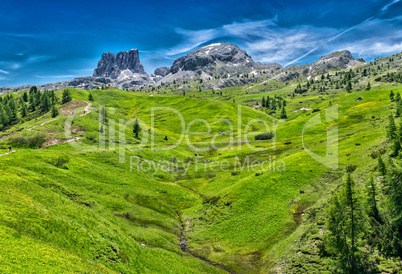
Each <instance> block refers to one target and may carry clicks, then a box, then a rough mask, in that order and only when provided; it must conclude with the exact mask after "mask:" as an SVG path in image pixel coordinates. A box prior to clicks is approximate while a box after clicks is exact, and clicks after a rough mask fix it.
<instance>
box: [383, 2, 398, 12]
mask: <svg viewBox="0 0 402 274" xmlns="http://www.w3.org/2000/svg"><path fill="white" fill-rule="evenodd" d="M399 1H400V0H393V1H391V2H390V3H389V4H388V5H385V6H384V7H383V8H382V9H381V11H382V12H386V11H387V10H388V8H389V7H390V6H392V5H393V4H396V3H398V2H399Z"/></svg>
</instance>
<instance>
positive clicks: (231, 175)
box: [0, 80, 402, 273]
mask: <svg viewBox="0 0 402 274" xmlns="http://www.w3.org/2000/svg"><path fill="white" fill-rule="evenodd" d="M264 87H265V88H268V90H269V91H266V92H260V91H258V90H261V89H262V88H264ZM295 87H296V83H290V84H289V83H288V84H287V85H284V84H282V83H280V82H277V81H275V80H274V81H273V83H270V81H268V83H267V84H264V83H262V84H256V85H254V86H252V85H249V86H244V87H231V88H225V89H223V90H222V92H223V95H222V96H221V95H219V94H217V93H212V91H211V90H206V91H201V92H199V91H198V90H197V89H196V88H193V89H189V90H188V91H186V95H185V96H183V94H182V92H181V91H173V92H169V91H166V92H165V93H157V92H154V93H153V94H154V96H149V95H150V93H149V92H131V91H122V90H118V89H115V88H111V89H108V90H93V91H83V90H77V89H70V92H71V94H72V97H73V102H82V103H81V105H82V106H81V107H79V108H76V109H74V110H75V112H76V114H75V115H76V117H73V118H72V116H71V115H60V116H58V117H56V119H55V120H54V121H52V122H49V123H47V124H46V125H44V126H38V127H36V128H35V131H30V130H28V129H29V128H31V127H33V126H36V125H40V124H42V123H44V122H47V121H49V120H51V119H52V118H51V116H50V113H46V114H44V115H37V117H35V118H32V119H30V120H29V119H26V121H23V122H20V123H18V124H16V125H14V126H12V127H10V128H7V129H5V130H3V132H2V136H6V135H7V134H10V133H14V132H16V131H18V130H19V131H18V132H16V133H15V134H13V135H11V136H9V137H8V138H5V139H4V140H2V141H0V154H3V153H6V152H7V150H8V146H9V145H12V147H13V149H15V150H16V152H15V153H11V154H8V155H4V156H1V157H0V185H1V187H0V235H1V239H2V241H1V242H2V243H3V245H2V248H1V251H0V272H2V273H22V272H30V273H43V272H54V273H65V272H81V273H95V272H96V273H114V272H120V273H137V272H141V273H143V272H149V273H156V272H160V273H219V272H224V270H222V269H220V268H218V267H215V266H213V265H211V264H208V263H206V262H205V261H203V260H200V259H198V258H196V257H193V256H192V255H190V253H188V252H183V251H182V250H181V248H180V245H179V242H180V233H181V223H180V221H179V219H178V217H177V214H176V212H178V213H179V215H180V216H181V219H182V220H183V224H184V235H185V237H186V239H187V248H188V250H189V251H190V252H191V253H192V254H194V255H197V256H200V257H202V258H205V259H207V260H209V261H211V262H213V263H217V264H219V265H222V266H225V267H226V268H227V269H230V270H231V271H234V272H238V273H267V272H281V271H284V266H283V265H281V264H282V262H283V261H284V258H289V257H292V256H294V252H295V250H297V248H299V246H298V245H297V243H298V242H299V241H300V239H301V238H302V237H303V235H306V231H310V229H312V228H314V229H315V230H316V231H315V232H314V233H315V234H316V236H317V235H318V236H317V237H321V234H319V232H318V231H319V230H320V229H322V227H323V225H324V224H323V223H322V222H318V224H317V223H314V224H313V225H312V224H311V223H310V221H309V220H308V219H307V217H308V214H307V213H306V214H304V213H305V212H307V211H312V210H313V209H314V208H318V209H321V208H322V207H323V206H325V204H326V203H327V201H328V199H329V198H330V197H331V193H332V192H333V191H335V190H336V189H337V188H338V187H339V186H340V185H342V184H343V178H344V175H345V173H346V171H345V170H346V167H347V166H351V165H352V166H356V170H355V171H354V173H353V176H354V178H355V180H356V182H357V183H358V184H360V185H364V183H365V181H366V180H367V175H368V174H369V173H370V172H375V170H376V166H377V160H376V159H373V158H372V157H370V155H371V154H372V152H375V151H379V150H380V149H384V148H387V147H389V144H388V143H387V139H386V134H385V131H386V121H387V117H388V115H389V114H390V112H392V111H394V109H393V108H394V107H393V105H392V104H390V100H389V93H390V91H391V90H393V92H400V93H402V85H400V84H386V83H382V84H381V85H377V86H375V87H373V88H372V89H371V90H368V91H367V90H364V91H352V92H350V93H347V92H345V91H344V90H343V89H338V90H335V89H333V90H332V89H330V90H328V91H327V92H325V93H321V92H318V91H314V92H308V93H304V94H298V95H296V96H292V93H293V90H294V88H295ZM255 90H257V91H256V92H253V91H255ZM61 92H62V91H61V90H59V91H57V92H56V95H57V96H59V97H60V96H61ZM89 92H91V94H92V95H93V97H94V102H93V106H92V108H91V112H90V113H89V114H88V115H85V116H82V117H77V114H80V113H83V106H85V105H86V103H85V102H87V101H88V95H89ZM275 95H276V96H282V97H283V98H285V100H286V102H287V106H286V111H287V115H288V118H287V119H280V118H279V117H278V114H277V113H276V114H271V115H268V114H267V113H266V111H265V110H263V109H260V108H254V106H255V102H257V101H258V102H260V101H261V99H262V97H263V96H265V97H266V96H270V97H271V98H272V97H273V96H275ZM13 96H14V97H15V98H19V96H21V93H13ZM357 97H361V98H362V99H363V100H362V101H355V100H356V98H357ZM58 107H59V111H61V110H62V109H63V106H61V105H58ZM103 107H105V112H106V119H105V123H104V124H102V123H100V122H99V115H100V113H101V110H102V108H103ZM302 107H305V108H311V110H307V111H306V110H300V109H301V108H302ZM330 107H336V109H337V119H336V122H334V121H329V122H326V120H325V113H326V110H327V109H329V108H330ZM172 109H174V110H175V111H176V112H175V111H172ZM153 110H154V112H152V111H153ZM239 112H241V117H240V116H239ZM317 115H318V116H317ZM316 116H317V117H316ZM239 117H240V118H239ZM313 117H316V118H314V119H318V121H321V123H320V124H319V125H316V126H314V127H311V128H309V129H306V130H305V131H304V135H303V138H302V134H303V127H304V126H305V125H306V124H307V123H308V121H310V120H311V119H312V118H313ZM135 119H138V120H139V122H140V125H141V127H142V131H141V134H140V138H139V139H136V138H134V134H133V132H132V126H133V121H134V120H135ZM197 119H198V120H197ZM398 119H400V118H398ZM130 121H131V122H130ZM399 123H400V121H399V120H397V124H398V125H399ZM68 125H70V130H69V131H68V134H66V129H67V128H68ZM100 126H102V128H103V132H102V133H100ZM266 126H267V127H268V130H267V128H266ZM334 127H336V128H337V130H338V156H339V157H337V158H336V159H333V158H331V159H332V160H330V161H334V162H333V163H325V162H318V161H316V160H314V159H313V158H312V157H311V156H310V155H309V154H308V153H307V150H308V151H310V152H311V153H314V154H315V155H318V156H320V157H324V156H325V155H326V153H327V151H326V148H327V133H328V132H329V131H330V130H332V129H333V128H334ZM266 131H274V132H275V137H274V139H272V140H267V141H256V140H255V139H254V136H256V135H257V134H259V133H263V132H266ZM183 132H186V134H183ZM73 137H78V139H77V140H76V141H74V142H69V143H63V140H66V139H69V138H73ZM23 138H25V139H32V138H37V140H38V142H37V143H34V144H33V145H27V144H26V143H21V141H19V140H21V139H23ZM55 139H56V141H57V140H58V142H57V143H58V144H55V145H51V146H47V147H41V148H39V145H38V144H39V143H43V142H45V141H46V140H49V141H51V140H55ZM166 139H167V140H166ZM247 140H248V141H247ZM303 142H304V145H303ZM211 144H214V146H212V145H211ZM333 152H334V151H329V153H333ZM195 154H197V155H195ZM158 163H162V164H158ZM245 163H246V164H245ZM247 163H248V164H247ZM327 164H333V165H336V168H334V169H332V168H328V167H327ZM158 165H159V166H158ZM389 263H390V262H388V261H384V262H383V263H380V264H384V265H386V264H389ZM320 267H322V268H321V269H320V271H328V272H331V268H330V266H329V264H325V263H324V264H323V266H320ZM312 269H313V270H314V269H315V270H317V268H312ZM310 270H311V269H310Z"/></svg>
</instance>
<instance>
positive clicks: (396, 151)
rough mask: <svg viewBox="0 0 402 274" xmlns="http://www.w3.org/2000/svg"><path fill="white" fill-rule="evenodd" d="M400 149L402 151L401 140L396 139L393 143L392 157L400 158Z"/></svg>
mask: <svg viewBox="0 0 402 274" xmlns="http://www.w3.org/2000/svg"><path fill="white" fill-rule="evenodd" d="M400 149H401V143H400V142H399V140H397V139H395V140H394V141H393V143H392V148H391V156H392V157H396V156H398V154H399V150H400Z"/></svg>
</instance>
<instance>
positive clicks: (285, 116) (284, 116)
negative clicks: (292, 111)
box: [281, 106, 288, 119]
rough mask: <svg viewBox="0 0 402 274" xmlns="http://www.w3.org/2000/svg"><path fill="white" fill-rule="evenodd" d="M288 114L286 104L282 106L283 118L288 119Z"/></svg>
mask: <svg viewBox="0 0 402 274" xmlns="http://www.w3.org/2000/svg"><path fill="white" fill-rule="evenodd" d="M286 118H288V116H287V115H286V110H285V106H283V107H282V112H281V119H286Z"/></svg>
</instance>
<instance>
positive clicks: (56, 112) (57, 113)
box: [52, 106, 59, 118]
mask: <svg viewBox="0 0 402 274" xmlns="http://www.w3.org/2000/svg"><path fill="white" fill-rule="evenodd" d="M57 116H59V111H58V109H57V107H56V106H53V107H52V118H54V117H57Z"/></svg>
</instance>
